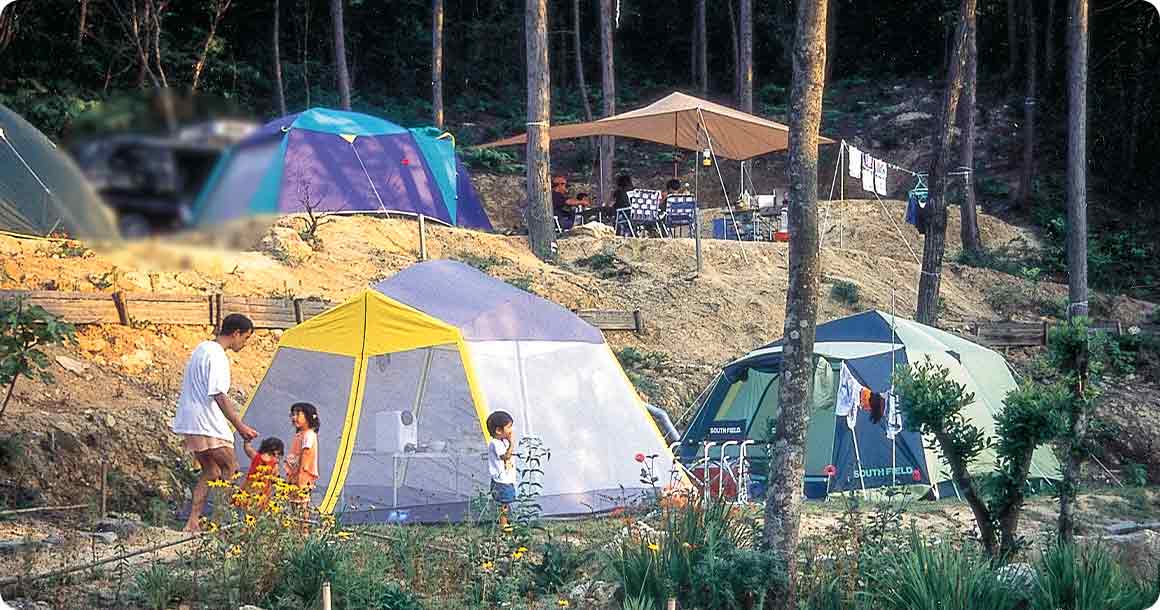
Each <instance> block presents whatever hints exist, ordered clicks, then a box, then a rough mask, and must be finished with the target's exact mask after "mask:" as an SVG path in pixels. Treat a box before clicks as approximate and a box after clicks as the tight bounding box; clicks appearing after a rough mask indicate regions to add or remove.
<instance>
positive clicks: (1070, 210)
mask: <svg viewBox="0 0 1160 610" xmlns="http://www.w3.org/2000/svg"><path fill="white" fill-rule="evenodd" d="M1067 12H1068V15H1067V21H1068V23H1067V298H1068V301H1069V303H1070V304H1069V305H1068V317H1069V318H1070V317H1079V316H1086V315H1087V314H1088V304H1087V300H1088V290H1087V58H1088V2H1087V0H1070V2H1069V6H1068V11H1067ZM1078 352H1079V353H1077V355H1076V366H1075V368H1076V369H1077V370H1076V373H1077V375H1076V377H1077V384H1076V385H1077V388H1076V393H1077V396H1076V397H1075V398H1074V399H1073V400H1072V403H1071V404H1072V406H1071V412H1070V413H1069V427H1070V430H1069V434H1068V437H1069V440H1070V443H1071V446H1070V447H1068V452H1067V462H1066V463H1065V464H1064V469H1063V484H1062V489H1061V493H1060V495H1059V535H1060V538H1061V539H1063V540H1064V541H1066V542H1072V541H1073V540H1074V539H1075V514H1074V513H1075V493H1076V484H1077V482H1078V481H1079V467H1080V464H1082V463H1083V459H1084V437H1085V436H1087V410H1086V408H1085V404H1084V402H1085V397H1084V394H1085V392H1086V388H1085V387H1084V383H1085V381H1086V379H1085V377H1086V374H1085V373H1086V369H1087V364H1086V363H1087V359H1088V358H1087V343H1086V342H1083V343H1082V346H1081V349H1080V350H1078Z"/></svg>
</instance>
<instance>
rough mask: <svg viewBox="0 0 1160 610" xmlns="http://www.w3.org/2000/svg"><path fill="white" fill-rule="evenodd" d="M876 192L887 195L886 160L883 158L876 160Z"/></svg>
mask: <svg viewBox="0 0 1160 610" xmlns="http://www.w3.org/2000/svg"><path fill="white" fill-rule="evenodd" d="M874 192H875V193H878V194H879V195H881V196H882V197H885V196H886V162H885V161H883V160H882V159H875V160H874Z"/></svg>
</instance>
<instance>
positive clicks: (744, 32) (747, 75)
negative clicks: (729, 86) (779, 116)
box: [738, 0, 753, 113]
mask: <svg viewBox="0 0 1160 610" xmlns="http://www.w3.org/2000/svg"><path fill="white" fill-rule="evenodd" d="M738 12H739V13H740V17H739V21H740V30H741V52H740V57H739V58H738V64H739V67H738V72H740V73H741V110H742V111H744V112H749V113H752V112H753V0H740V9H739V10H738Z"/></svg>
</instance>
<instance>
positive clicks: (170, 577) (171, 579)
mask: <svg viewBox="0 0 1160 610" xmlns="http://www.w3.org/2000/svg"><path fill="white" fill-rule="evenodd" d="M133 584H134V589H135V590H134V596H135V597H136V598H137V599H139V600H140V601H141V602H143V603H144V604H145V606H146V607H148V608H149V609H150V610H165V609H166V608H168V607H169V605H170V602H172V601H174V600H177V599H182V598H183V597H185V596H188V595H189V593H190V592H191V591H192V588H193V586H192V583H190V582H189V579H188V578H187V577H186V575H185V574H184V573H182V572H180V571H178V570H175V569H174V568H173V566H168V565H165V564H163V563H160V562H157V563H153V564H151V565H150V566H149V567H148V568H145V569H144V570H142V571H140V572H138V573H137V575H136V576H134V577H133Z"/></svg>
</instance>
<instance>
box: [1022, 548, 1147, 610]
mask: <svg viewBox="0 0 1160 610" xmlns="http://www.w3.org/2000/svg"><path fill="white" fill-rule="evenodd" d="M1038 573H1039V579H1038V581H1039V590H1038V591H1037V592H1036V595H1035V596H1034V597H1033V598H1032V604H1031V608H1032V609H1033V610H1055V609H1056V608H1068V609H1069V610H1103V609H1105V608H1125V609H1133V610H1135V609H1138V610H1144V609H1145V608H1149V607H1151V605H1152V604H1153V603H1155V602H1156V596H1157V591H1156V588H1155V586H1154V585H1153V584H1152V583H1143V582H1139V581H1137V580H1136V579H1135V578H1132V577H1131V576H1130V575H1129V574H1128V573H1127V572H1126V571H1125V570H1124V568H1122V567H1121V566H1120V565H1119V564H1118V563H1117V562H1116V560H1115V559H1114V558H1113V557H1112V556H1111V554H1110V553H1109V552H1108V551H1107V550H1106V549H1104V548H1102V547H1099V546H1075V545H1068V544H1058V545H1054V546H1052V547H1050V548H1048V549H1047V550H1046V551H1045V552H1044V553H1043V555H1042V557H1041V558H1040V561H1039V569H1038Z"/></svg>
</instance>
